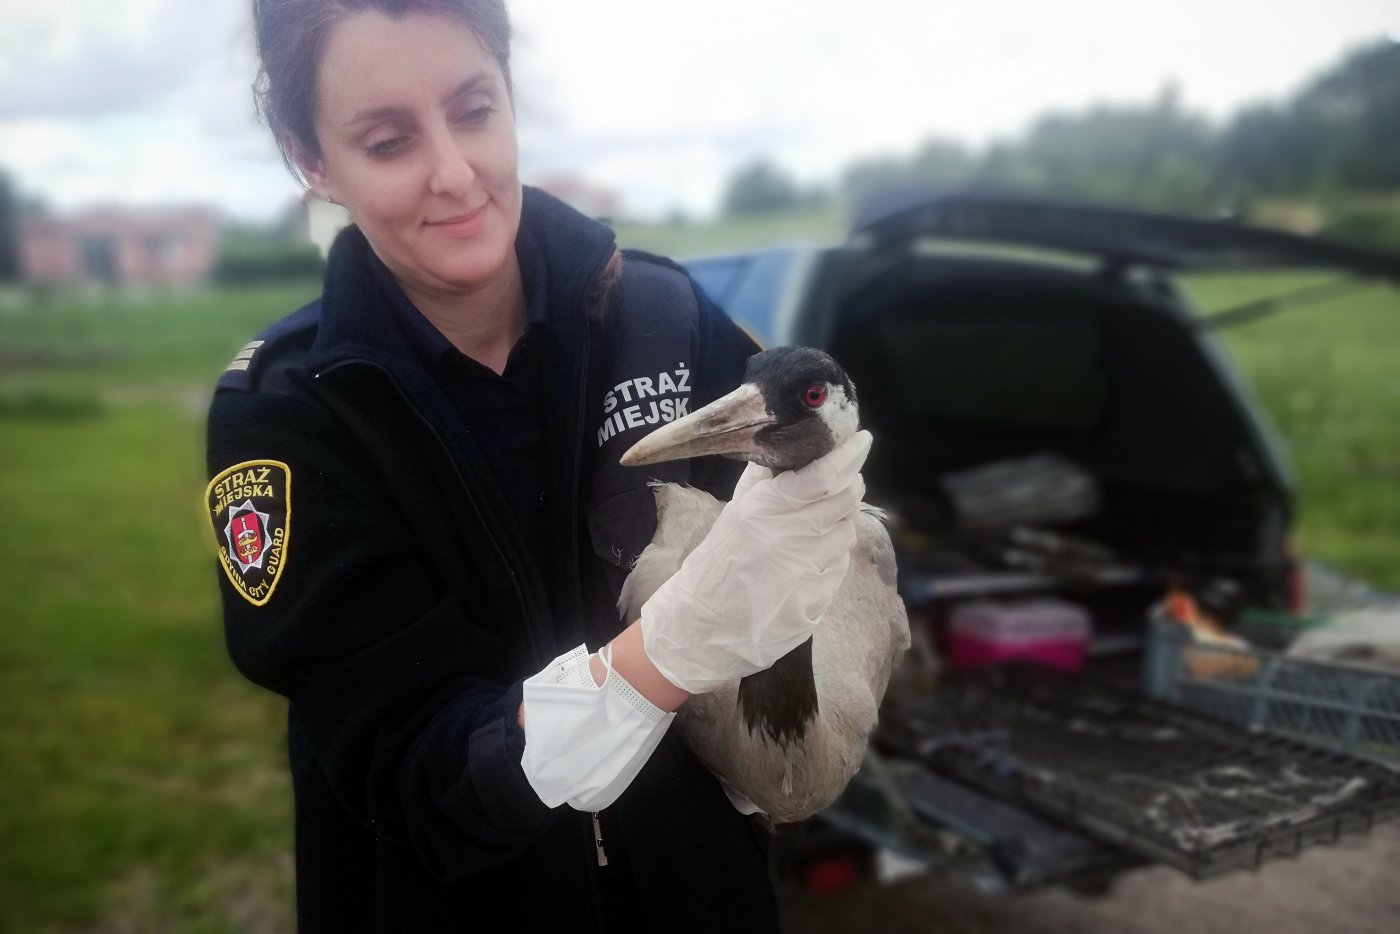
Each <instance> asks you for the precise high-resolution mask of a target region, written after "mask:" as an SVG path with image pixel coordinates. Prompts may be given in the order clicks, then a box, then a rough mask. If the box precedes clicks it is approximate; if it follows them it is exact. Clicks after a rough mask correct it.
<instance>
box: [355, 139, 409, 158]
mask: <svg viewBox="0 0 1400 934" xmlns="http://www.w3.org/2000/svg"><path fill="white" fill-rule="evenodd" d="M407 140H408V137H406V136H395V137H392V138H390V139H382V140H380V141H379V142H377V143H370V144H369V146H367V147H365V151H366V152H368V153H369V154H370V155H371V156H378V157H384V156H392V155H393V154H394V153H396V152H398V150H399V149H400V148H402V146H403V144H404V143H405V142H406V141H407Z"/></svg>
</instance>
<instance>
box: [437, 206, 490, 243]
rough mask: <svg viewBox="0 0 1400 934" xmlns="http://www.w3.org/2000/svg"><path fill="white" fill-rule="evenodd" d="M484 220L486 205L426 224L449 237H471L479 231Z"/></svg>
mask: <svg viewBox="0 0 1400 934" xmlns="http://www.w3.org/2000/svg"><path fill="white" fill-rule="evenodd" d="M485 220H486V205H484V204H483V205H482V206H481V207H479V208H477V209H476V210H474V211H470V212H468V213H466V214H458V215H455V216H453V217H445V218H443V219H442V220H440V221H428V226H429V227H431V228H433V229H434V230H436V231H439V232H440V233H445V234H447V235H448V236H451V237H472V236H475V235H476V234H478V233H480V232H481V227H482V224H483V223H484V222H485Z"/></svg>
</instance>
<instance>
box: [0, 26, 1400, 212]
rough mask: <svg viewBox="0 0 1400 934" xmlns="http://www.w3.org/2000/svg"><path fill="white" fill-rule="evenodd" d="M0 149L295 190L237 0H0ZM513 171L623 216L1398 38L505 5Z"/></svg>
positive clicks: (237, 189)
mask: <svg viewBox="0 0 1400 934" xmlns="http://www.w3.org/2000/svg"><path fill="white" fill-rule="evenodd" d="M4 3H5V11H4V14H3V17H4V27H3V28H0V164H3V165H4V166H6V167H8V168H10V169H12V170H13V171H15V172H16V174H17V175H18V176H19V179H20V182H21V184H22V185H23V186H24V187H25V188H27V189H30V190H33V191H36V192H38V193H40V194H42V195H44V196H45V197H47V198H48V199H49V200H51V201H53V202H54V203H56V204H62V205H67V204H76V203H80V202H81V201H82V200H83V199H101V200H135V199H160V200H174V199H176V198H177V197H178V198H188V197H208V198H212V199H217V200H218V201H219V203H221V204H222V205H224V206H225V207H226V208H228V209H230V210H232V211H235V212H237V213H240V214H244V215H259V214H262V215H266V214H268V213H271V212H272V211H274V210H275V209H276V208H277V207H278V206H279V205H281V204H282V203H284V202H285V201H286V200H287V199H289V198H291V197H293V196H295V194H296V189H295V186H294V185H293V183H292V181H291V179H290V178H289V177H288V176H287V175H286V173H285V171H284V170H283V169H282V167H281V165H280V162H279V161H278V159H277V156H276V152H275V150H274V148H273V146H272V144H271V142H270V140H269V139H268V138H267V134H266V131H265V130H264V129H262V128H261V127H259V126H258V125H257V124H256V122H255V120H254V117H253V112H252V104H251V98H250V94H249V84H250V82H251V80H252V76H253V71H254V68H255V63H254V58H253V43H252V38H251V26H250V23H249V22H248V19H249V18H248V7H249V4H248V3H247V2H245V0H235V2H215V3H210V2H208V0H64V2H54V0H4ZM509 5H510V9H511V12H512V15H513V17H514V19H515V23H516V27H517V44H516V53H515V54H516V66H515V70H516V81H517V88H518V94H519V98H520V127H521V149H522V165H523V169H524V171H525V172H526V173H527V175H530V176H531V177H541V176H543V175H544V174H552V173H556V172H560V171H572V172H577V173H580V174H583V175H585V176H588V177H590V178H593V179H594V180H596V181H599V182H602V183H605V184H610V185H612V186H614V187H616V188H617V189H618V190H620V191H621V192H622V193H623V194H624V196H625V199H626V201H627V203H628V204H629V205H630V206H631V207H632V208H633V209H640V210H646V211H652V212H661V211H664V210H666V209H667V208H668V207H669V206H671V205H672V204H676V203H679V204H682V205H684V206H685V207H687V208H688V209H689V210H692V211H695V210H703V209H706V208H708V207H710V206H712V205H713V204H714V202H715V198H716V196H717V194H718V192H719V190H720V188H721V187H722V184H723V181H724V179H725V177H726V176H727V175H728V174H729V173H730V172H731V171H732V170H733V168H734V167H735V166H737V165H738V164H739V163H741V162H743V161H745V160H747V159H749V158H752V157H753V156H755V155H759V154H770V155H773V156H774V157H776V158H777V159H779V160H780V161H781V162H783V163H784V164H786V165H789V166H791V167H793V168H794V169H795V170H796V171H798V172H799V174H800V175H801V176H802V177H804V178H805V179H807V180H817V179H822V178H830V177H833V176H834V175H835V174H836V172H837V171H838V170H839V168H840V167H841V166H842V165H844V164H846V163H848V162H849V161H850V160H851V159H853V158H855V157H858V156H864V155H871V154H878V153H888V152H890V151H899V152H907V151H909V150H912V149H913V148H914V147H916V146H917V145H918V144H919V142H920V141H922V140H924V139H926V138H928V137H929V136H931V135H935V134H936V135H943V136H951V137H955V138H959V139H963V140H967V141H973V142H985V141H987V140H989V139H992V138H995V137H999V136H1006V135H1008V134H1011V133H1014V132H1016V131H1018V130H1019V129H1021V128H1022V127H1024V125H1025V124H1026V122H1027V121H1028V120H1029V119H1031V118H1032V117H1033V116H1034V115H1036V114H1039V113H1042V112H1044V111H1045V110H1046V109H1048V108H1060V109H1065V108H1079V107H1083V106H1085V105H1087V104H1088V103H1090V102H1095V101H1142V100H1145V99H1147V98H1150V97H1152V96H1154V95H1155V94H1156V93H1157V92H1158V91H1159V90H1160V89H1161V88H1162V87H1163V86H1164V85H1166V84H1168V83H1175V84H1176V85H1177V86H1178V87H1180V88H1181V90H1182V94H1183V98H1184V101H1185V103H1186V105H1187V106H1190V107H1193V108H1196V109H1199V110H1202V111H1204V112H1206V113H1207V114H1209V115H1211V116H1213V117H1216V118H1223V117H1225V116H1227V115H1228V114H1229V113H1230V112H1231V111H1232V110H1233V109H1234V108H1236V107H1238V106H1239V105H1240V104H1242V103H1244V102H1246V101H1250V100H1254V99H1258V98H1261V97H1277V96H1280V95H1283V94H1285V93H1287V92H1288V91H1290V90H1291V89H1293V88H1294V87H1296V86H1297V85H1298V84H1300V83H1301V82H1302V81H1303V80H1305V78H1306V77H1308V76H1309V75H1310V74H1312V73H1314V72H1315V71H1316V70H1318V69H1319V68H1321V67H1323V66H1325V65H1327V64H1329V63H1330V62H1332V61H1334V60H1335V59H1336V58H1337V56H1339V55H1340V54H1341V53H1342V52H1343V51H1345V50H1346V49H1348V48H1350V47H1352V46H1354V45H1355V44H1357V43H1359V42H1361V41H1364V40H1366V39H1369V38H1372V37H1377V36H1383V35H1387V34H1400V10H1397V8H1396V5H1395V3H1394V0H1291V2H1288V3H1279V2H1277V0H1233V2H1229V3H1221V2H1219V0H1179V2H1177V3H1175V4H1162V3H1158V2H1155V0H1154V2H1143V0H1139V2H1136V3H1127V2H1123V0H1117V2H1110V0H1080V2H1077V3H1074V4H1044V3H1037V2H1034V0H977V2H975V3H957V4H952V3H947V2H943V3H939V2H923V0H862V2H860V3H858V4H852V3H850V2H849V0H845V2H840V3H838V2H835V0H805V2H797V0H708V2H707V3H705V4H702V5H695V4H676V3H667V2H658V0H594V2H590V3H577V2H561V0H509Z"/></svg>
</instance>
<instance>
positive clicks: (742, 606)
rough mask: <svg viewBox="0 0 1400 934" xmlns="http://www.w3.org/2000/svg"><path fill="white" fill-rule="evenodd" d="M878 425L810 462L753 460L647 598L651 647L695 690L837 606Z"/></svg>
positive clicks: (662, 665) (753, 667) (786, 643)
mask: <svg viewBox="0 0 1400 934" xmlns="http://www.w3.org/2000/svg"><path fill="white" fill-rule="evenodd" d="M870 440H871V439H870V433H869V432H865V431H861V432H857V433H856V434H855V435H854V436H852V437H851V438H850V439H849V440H848V441H846V442H845V443H844V444H842V445H841V446H840V447H838V448H836V449H835V450H833V451H831V452H830V453H828V454H826V455H824V456H822V457H820V458H818V459H817V460H815V461H813V462H812V463H811V464H808V465H807V466H806V467H803V468H801V469H799V470H794V471H788V472H785V473H781V474H777V475H776V476H775V475H773V474H772V472H771V471H769V470H767V469H766V468H763V467H758V466H755V465H752V464H751V465H749V467H748V468H747V469H746V470H745V471H744V475H743V477H742V478H741V479H740V481H739V485H738V486H737V487H736V488H735V491H734V498H733V499H732V500H731V501H730V502H729V503H728V504H726V505H725V507H724V510H723V511H722V512H721V513H720V515H719V518H718V519H717V520H716V521H715V524H714V526H713V528H711V529H710V532H709V534H708V535H707V536H706V537H705V539H704V541H702V542H701V543H700V545H699V546H698V547H696V549H695V550H694V551H693V552H691V553H690V554H689V555H688V556H687V557H686V559H685V561H684V562H683V563H682V564H681V567H680V570H678V571H677V572H676V573H675V574H674V575H673V576H672V577H671V578H670V580H668V581H666V583H664V584H662V585H661V587H660V589H658V590H657V592H656V593H655V594H654V595H653V596H652V598H651V599H650V600H648V601H647V602H646V604H645V605H644V606H643V607H642V612H641V620H640V624H641V635H642V639H643V644H644V647H645V651H646V655H647V656H648V657H649V658H650V660H651V662H652V663H653V664H654V665H655V667H656V669H657V670H658V671H659V672H660V674H661V675H663V676H664V677H665V679H666V680H667V681H668V682H670V683H671V684H673V685H675V686H676V687H677V688H680V689H681V690H683V691H686V692H688V693H691V694H700V693H704V692H706V691H712V690H715V689H716V688H718V687H719V686H720V685H721V684H724V683H725V682H726V681H731V680H734V679H736V678H742V677H744V676H746V675H750V674H753V673H754V672H757V671H761V670H763V669H765V668H767V667H769V666H770V665H772V664H773V663H774V662H775V661H777V660H778V659H779V658H781V657H782V656H784V655H786V654H787V653H788V652H790V651H791V650H792V649H794V648H796V647H797V646H798V645H801V644H802V643H803V642H805V641H806V640H807V639H808V638H810V637H811V635H812V633H813V632H814V631H815V630H816V627H817V625H818V623H819V622H820V621H821V618H822V616H823V615H825V613H826V611H827V609H828V608H829V607H830V606H831V601H832V599H833V598H834V597H835V595H836V591H837V590H838V589H839V588H840V586H841V581H842V580H843V578H844V577H845V575H846V568H847V567H848V566H849V564H850V553H851V548H852V547H853V546H854V545H855V514H856V511H857V510H858V509H859V507H860V500H861V497H862V496H863V495H864V493H865V484H864V483H863V481H862V480H861V477H860V468H861V466H862V465H863V464H864V463H865V458H866V455H867V454H868V453H869V452H870Z"/></svg>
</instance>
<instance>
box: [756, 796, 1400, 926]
mask: <svg viewBox="0 0 1400 934" xmlns="http://www.w3.org/2000/svg"><path fill="white" fill-rule="evenodd" d="M782 897H783V916H784V918H785V930H786V931H787V932H788V934H838V932H841V934H849V932H860V934H993V932H995V934H1052V932H1053V934H1254V932H1256V931H1257V932H1267V934H1305V932H1306V934H1311V932H1326V934H1372V932H1377V934H1379V932H1395V931H1400V821H1395V822H1392V823H1389V824H1384V825H1382V826H1381V827H1379V828H1377V829H1376V830H1374V831H1373V832H1372V833H1371V835H1370V836H1369V837H1359V836H1356V837H1348V838H1344V839H1343V840H1342V842H1341V843H1340V844H1338V845H1336V846H1330V847H1326V846H1324V847H1316V848H1314V849H1311V850H1308V851H1306V852H1305V853H1303V854H1302V855H1301V856H1300V857H1299V858H1297V859H1293V860H1281V861H1278V862H1273V863H1269V864H1266V865H1265V866H1264V868H1263V870H1261V871H1260V872H1257V873H1247V872H1239V873H1233V874H1231V875H1226V876H1221V877H1220V878H1217V879H1212V880H1210V881H1207V882H1194V881H1192V880H1191V879H1190V878H1189V877H1187V876H1185V875H1183V874H1181V873H1179V872H1177V871H1175V870H1173V869H1168V868H1165V867H1153V868H1148V869H1140V870H1137V871H1134V872H1129V873H1127V874H1126V875H1124V876H1121V877H1120V878H1119V879H1118V880H1117V881H1116V883H1115V884H1114V886H1113V888H1112V889H1111V890H1110V891H1109V893H1108V894H1107V895H1105V896H1102V897H1099V898H1085V897H1083V896H1079V895H1075V894H1073V893H1071V892H1069V891H1067V890H1065V889H1063V888H1051V889H1046V890H1044V891H1040V892H1035V893H1032V894H1028V895H1018V896H1003V897H994V896H986V895H983V894H981V893H980V892H978V891H976V890H974V889H972V888H971V887H970V886H968V885H964V884H959V883H958V882H956V881H954V880H949V879H940V878H937V877H933V876H927V875H925V876H921V877H916V878H911V879H905V880H903V881H901V882H898V883H895V884H893V885H890V886H880V885H877V884H875V883H869V884H866V885H863V886H862V887H860V888H858V889H855V890H854V891H850V892H847V893H845V894H842V895H836V896H828V897H824V898H814V897H811V896H808V895H805V894H803V893H801V892H798V891H795V890H786V889H785V890H784V891H783V896H782Z"/></svg>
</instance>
